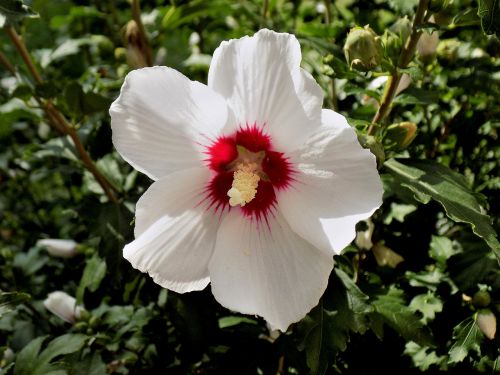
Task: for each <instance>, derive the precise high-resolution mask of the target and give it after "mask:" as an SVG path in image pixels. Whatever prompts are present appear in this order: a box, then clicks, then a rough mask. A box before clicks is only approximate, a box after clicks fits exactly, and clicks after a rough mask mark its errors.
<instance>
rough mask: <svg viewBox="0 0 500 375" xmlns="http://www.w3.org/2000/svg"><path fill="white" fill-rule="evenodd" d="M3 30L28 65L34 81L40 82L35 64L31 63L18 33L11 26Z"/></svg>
mask: <svg viewBox="0 0 500 375" xmlns="http://www.w3.org/2000/svg"><path fill="white" fill-rule="evenodd" d="M5 32H6V33H7V35H8V36H9V38H10V39H11V40H12V42H13V43H14V45H15V46H16V48H17V51H18V52H19V54H20V55H21V57H22V59H23V61H24V63H25V64H26V66H27V67H28V70H29V71H30V73H31V75H32V76H33V78H34V79H35V81H36V83H42V77H41V76H40V73H38V70H37V69H36V66H35V64H33V60H31V57H30V54H29V52H28V50H27V49H26V46H25V44H24V42H23V40H22V39H21V37H20V36H19V34H18V33H17V32H16V29H14V27H12V26H7V27H5Z"/></svg>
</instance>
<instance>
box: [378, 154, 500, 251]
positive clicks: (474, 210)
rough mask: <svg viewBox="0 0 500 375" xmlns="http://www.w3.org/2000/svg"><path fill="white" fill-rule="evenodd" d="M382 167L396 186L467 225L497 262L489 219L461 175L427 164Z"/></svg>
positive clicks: (410, 162)
mask: <svg viewBox="0 0 500 375" xmlns="http://www.w3.org/2000/svg"><path fill="white" fill-rule="evenodd" d="M384 166H385V167H386V168H387V170H388V171H389V172H390V173H391V174H392V175H393V177H394V178H395V180H396V181H397V182H399V183H400V184H401V185H403V186H405V187H407V188H408V189H410V190H411V191H412V192H413V193H414V194H424V195H426V196H429V197H432V198H433V199H434V200H436V201H438V202H439V203H441V205H442V206H443V207H444V209H445V211H446V214H447V215H448V217H449V218H450V219H452V220H454V221H457V222H462V223H468V224H470V225H471V226H472V230H473V232H474V233H475V234H477V235H478V236H480V237H482V238H483V239H484V240H485V241H486V243H487V244H488V245H489V246H490V248H491V249H492V250H493V251H494V253H495V255H496V257H497V260H498V261H500V243H499V242H498V239H497V237H496V233H495V230H494V229H493V227H492V226H491V219H490V217H489V216H488V215H486V214H485V213H484V208H483V207H482V206H481V205H480V204H479V202H478V200H477V198H476V196H475V195H474V193H473V192H472V191H471V190H470V189H469V187H468V186H467V183H466V181H465V179H464V177H463V176H462V175H460V174H458V173H456V172H454V171H452V170H451V169H449V168H447V167H445V166H444V165H441V164H439V163H436V162H433V161H430V160H411V159H404V160H403V159H401V160H399V161H398V160H396V159H391V160H388V161H387V162H386V163H385V164H384Z"/></svg>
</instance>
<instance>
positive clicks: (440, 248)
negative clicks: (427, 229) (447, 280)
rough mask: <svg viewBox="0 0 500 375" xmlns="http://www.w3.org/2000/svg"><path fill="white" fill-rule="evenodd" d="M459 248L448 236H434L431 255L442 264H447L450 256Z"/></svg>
mask: <svg viewBox="0 0 500 375" xmlns="http://www.w3.org/2000/svg"><path fill="white" fill-rule="evenodd" d="M457 252H458V250H457V249H456V248H455V247H454V245H453V241H452V240H450V239H449V238H447V237H440V236H432V238H431V245H430V250H429V255H430V256H431V258H432V259H434V260H435V261H437V262H438V263H440V264H445V263H446V261H447V260H448V258H450V257H451V256H453V255H455V254H456V253H457Z"/></svg>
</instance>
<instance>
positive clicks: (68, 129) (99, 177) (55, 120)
mask: <svg viewBox="0 0 500 375" xmlns="http://www.w3.org/2000/svg"><path fill="white" fill-rule="evenodd" d="M5 31H6V33H7V35H8V36H9V37H10V39H11V40H12V42H13V43H14V45H15V47H16V49H17V51H18V52H19V54H20V55H21V57H22V59H23V61H24V63H25V64H26V66H27V67H28V70H29V71H30V73H31V75H32V76H33V78H34V79H35V81H36V82H37V83H43V79H42V77H41V76H40V74H39V73H38V70H37V69H36V66H35V64H34V63H33V60H32V59H31V56H30V54H29V52H28V50H27V49H26V45H25V44H24V42H23V40H22V39H21V37H20V36H19V34H17V32H16V30H15V29H14V28H13V27H12V26H7V27H6V28H5ZM35 99H36V100H37V102H38V103H39V104H40V106H41V107H42V108H43V110H44V111H45V113H46V115H47V118H48V119H49V121H50V123H51V125H52V126H53V127H54V128H55V129H56V130H58V131H59V132H61V133H63V134H67V135H68V136H69V137H70V138H71V140H72V141H73V143H74V145H75V148H76V150H77V152H78V154H79V155H80V158H81V161H82V162H83V165H84V166H85V168H87V170H88V171H89V172H90V173H92V175H93V176H94V178H95V179H96V181H97V182H98V183H99V185H100V186H101V188H102V189H103V190H104V193H105V194H106V196H107V197H108V198H109V200H110V201H112V202H113V203H118V198H117V197H116V189H115V187H114V186H113V185H112V184H111V183H110V182H109V181H108V180H107V179H106V177H105V176H104V175H103V174H101V172H100V171H99V170H98V169H97V167H96V165H95V164H94V162H93V161H92V159H91V158H90V156H89V154H88V153H87V151H86V150H85V147H84V146H83V144H82V141H81V140H80V137H79V136H78V133H77V132H76V130H75V128H74V126H73V125H71V124H70V123H69V122H68V121H67V120H66V118H65V117H64V116H63V115H62V114H61V112H59V110H58V109H57V108H56V107H55V106H54V104H53V103H52V102H51V101H50V100H47V101H44V100H42V99H41V98H38V97H35Z"/></svg>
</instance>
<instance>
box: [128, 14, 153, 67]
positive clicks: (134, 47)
mask: <svg viewBox="0 0 500 375" xmlns="http://www.w3.org/2000/svg"><path fill="white" fill-rule="evenodd" d="M125 37H126V39H127V63H128V64H129V65H130V67H132V68H134V69H139V68H144V67H146V66H148V63H147V59H146V46H145V45H144V42H143V40H142V38H141V33H140V31H139V26H138V25H137V22H135V21H134V20H130V21H129V22H128V23H127V29H126V31H125Z"/></svg>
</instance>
